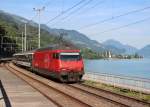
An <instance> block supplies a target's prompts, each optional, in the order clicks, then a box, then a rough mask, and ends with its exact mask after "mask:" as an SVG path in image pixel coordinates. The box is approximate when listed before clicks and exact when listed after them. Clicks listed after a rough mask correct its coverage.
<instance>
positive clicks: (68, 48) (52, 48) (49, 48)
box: [36, 44, 78, 51]
mask: <svg viewBox="0 0 150 107" xmlns="http://www.w3.org/2000/svg"><path fill="white" fill-rule="evenodd" d="M56 49H62V50H73V49H78V48H75V47H72V46H66V45H58V44H55V45H50V46H48V47H45V48H40V49H37V50H36V51H43V50H56Z"/></svg>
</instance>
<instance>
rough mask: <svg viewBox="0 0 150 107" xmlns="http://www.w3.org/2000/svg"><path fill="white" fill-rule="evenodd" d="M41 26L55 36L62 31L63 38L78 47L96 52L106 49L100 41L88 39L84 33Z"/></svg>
mask: <svg viewBox="0 0 150 107" xmlns="http://www.w3.org/2000/svg"><path fill="white" fill-rule="evenodd" d="M41 27H42V28H43V29H46V30H47V31H48V32H49V33H50V34H53V35H55V36H60V34H61V33H64V34H65V35H64V36H63V38H64V39H65V40H68V41H71V42H72V43H74V44H75V45H76V46H78V47H80V48H88V49H91V50H93V51H96V52H101V51H104V50H106V49H105V47H104V46H103V45H102V44H101V43H99V42H97V41H95V40H91V39H89V38H88V37H87V36H86V35H84V34H82V33H80V32H78V31H75V30H66V29H55V28H49V27H47V26H46V25H42V26H41Z"/></svg>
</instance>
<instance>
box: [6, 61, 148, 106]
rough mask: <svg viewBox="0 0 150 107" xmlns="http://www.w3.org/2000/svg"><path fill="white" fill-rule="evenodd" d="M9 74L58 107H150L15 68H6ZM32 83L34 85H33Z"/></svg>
mask: <svg viewBox="0 0 150 107" xmlns="http://www.w3.org/2000/svg"><path fill="white" fill-rule="evenodd" d="M6 67H7V68H8V69H9V70H10V71H11V72H13V73H14V74H16V75H17V76H19V77H20V78H22V79H23V80H25V81H26V82H27V83H29V84H30V85H31V86H32V87H34V88H35V89H37V90H38V91H39V92H41V93H42V94H43V95H44V96H46V97H47V98H48V99H49V100H51V101H52V102H54V103H55V104H56V105H57V106H59V107H70V106H71V107H74V106H75V107H100V106H102V107H150V106H149V104H147V103H144V102H139V103H138V102H136V101H135V99H131V98H130V99H129V100H127V99H128V98H127V97H126V98H125V96H124V97H123V96H121V95H115V94H112V93H110V92H104V91H102V90H99V89H95V88H92V87H89V86H85V85H82V84H60V83H56V82H53V81H50V80H48V79H45V78H43V77H40V76H38V75H33V74H32V73H30V72H23V69H20V68H16V67H15V66H13V65H12V64H11V65H8V64H7V66H6ZM33 83H34V84H33Z"/></svg>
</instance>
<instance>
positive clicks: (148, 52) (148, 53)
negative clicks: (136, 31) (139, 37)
mask: <svg viewBox="0 0 150 107" xmlns="http://www.w3.org/2000/svg"><path fill="white" fill-rule="evenodd" d="M137 53H138V54H140V55H142V56H144V57H149V58H150V45H147V46H145V47H143V48H142V49H140V50H139V51H138V52H137Z"/></svg>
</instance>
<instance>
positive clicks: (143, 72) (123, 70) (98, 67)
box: [84, 59, 150, 79]
mask: <svg viewBox="0 0 150 107" xmlns="http://www.w3.org/2000/svg"><path fill="white" fill-rule="evenodd" d="M84 65H85V72H86V71H88V72H98V73H108V74H114V75H118V74H119V75H126V76H136V77H142V78H149V79H150V59H130V60H128V59H121V60H115V59H110V60H84Z"/></svg>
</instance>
